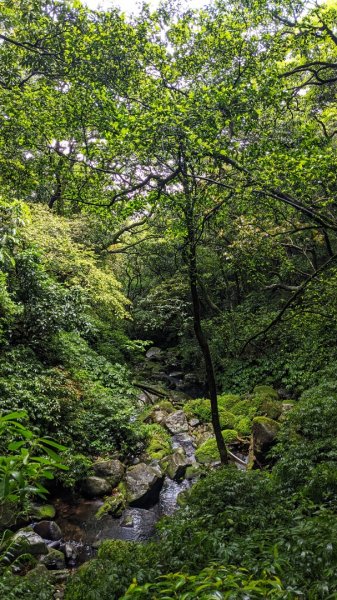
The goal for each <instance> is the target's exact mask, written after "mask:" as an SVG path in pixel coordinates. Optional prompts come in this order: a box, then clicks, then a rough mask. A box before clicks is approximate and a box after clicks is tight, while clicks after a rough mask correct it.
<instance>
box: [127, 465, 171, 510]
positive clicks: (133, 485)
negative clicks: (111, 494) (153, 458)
mask: <svg viewBox="0 0 337 600" xmlns="http://www.w3.org/2000/svg"><path fill="white" fill-rule="evenodd" d="M163 480H164V477H163V473H162V471H161V469H160V467H159V466H158V465H146V464H145V463H139V464H138V465H134V466H132V467H130V468H129V469H128V471H127V473H126V477H125V485H126V496H127V500H128V502H129V504H130V505H131V506H137V507H140V508H146V507H149V506H153V505H154V504H156V502H157V501H158V497H159V492H160V490H161V488H162V485H163Z"/></svg>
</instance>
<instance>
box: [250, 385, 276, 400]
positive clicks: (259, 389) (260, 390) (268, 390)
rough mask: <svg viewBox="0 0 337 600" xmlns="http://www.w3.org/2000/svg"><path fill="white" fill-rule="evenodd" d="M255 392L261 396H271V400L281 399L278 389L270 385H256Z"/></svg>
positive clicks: (255, 394)
mask: <svg viewBox="0 0 337 600" xmlns="http://www.w3.org/2000/svg"><path fill="white" fill-rule="evenodd" d="M253 393H254V396H258V397H259V398H270V400H278V399H279V395H278V393H277V391H276V390H274V388H273V387H271V386H270V385H256V386H255V388H254V390H253Z"/></svg>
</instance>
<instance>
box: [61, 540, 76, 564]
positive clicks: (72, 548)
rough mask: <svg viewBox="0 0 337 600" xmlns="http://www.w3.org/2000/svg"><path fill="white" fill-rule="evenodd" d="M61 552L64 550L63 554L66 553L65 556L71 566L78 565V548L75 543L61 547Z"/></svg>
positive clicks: (67, 543) (68, 543)
mask: <svg viewBox="0 0 337 600" xmlns="http://www.w3.org/2000/svg"><path fill="white" fill-rule="evenodd" d="M60 550H62V552H63V553H64V555H65V557H66V559H67V561H68V563H69V564H70V565H71V564H75V563H76V558H77V555H78V551H77V547H76V545H75V544H74V543H71V542H66V543H65V544H63V545H62V546H60Z"/></svg>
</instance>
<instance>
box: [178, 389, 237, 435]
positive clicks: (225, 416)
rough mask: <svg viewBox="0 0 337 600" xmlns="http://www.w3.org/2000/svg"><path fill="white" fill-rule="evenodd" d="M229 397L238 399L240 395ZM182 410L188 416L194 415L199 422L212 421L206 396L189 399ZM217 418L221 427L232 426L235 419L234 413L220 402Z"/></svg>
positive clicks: (228, 427) (209, 404)
mask: <svg viewBox="0 0 337 600" xmlns="http://www.w3.org/2000/svg"><path fill="white" fill-rule="evenodd" d="M227 397H228V396H227ZM220 398H221V397H219V399H220ZM231 398H236V399H240V396H231ZM184 412H185V414H186V415H187V417H188V418H192V417H196V418H197V419H199V421H200V422H201V423H210V422H211V421H212V412H211V403H210V401H209V400H208V399H207V398H197V399H195V400H189V401H188V402H186V404H185V406H184ZM219 418H220V425H221V428H222V429H233V428H234V426H235V421H236V418H235V415H234V414H233V413H232V412H230V411H229V410H227V408H226V407H225V406H223V405H222V404H221V403H220V402H219Z"/></svg>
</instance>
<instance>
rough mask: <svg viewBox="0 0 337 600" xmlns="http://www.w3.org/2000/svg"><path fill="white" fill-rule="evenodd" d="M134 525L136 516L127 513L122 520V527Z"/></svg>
mask: <svg viewBox="0 0 337 600" xmlns="http://www.w3.org/2000/svg"><path fill="white" fill-rule="evenodd" d="M133 526H134V518H133V516H132V515H126V516H125V518H124V519H123V521H122V522H121V527H133Z"/></svg>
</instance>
